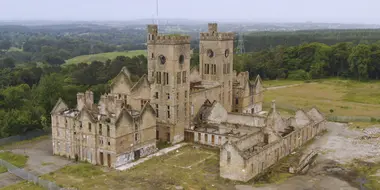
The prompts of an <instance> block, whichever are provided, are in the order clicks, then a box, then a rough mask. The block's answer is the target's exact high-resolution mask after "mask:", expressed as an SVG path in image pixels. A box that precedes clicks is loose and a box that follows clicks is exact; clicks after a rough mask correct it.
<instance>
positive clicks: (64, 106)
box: [50, 98, 69, 114]
mask: <svg viewBox="0 0 380 190" xmlns="http://www.w3.org/2000/svg"><path fill="white" fill-rule="evenodd" d="M59 108H61V110H59ZM65 109H69V107H68V106H67V104H66V103H65V102H64V101H63V100H62V98H59V99H58V101H57V103H56V104H55V106H54V107H53V109H52V110H51V112H50V114H53V113H57V112H59V111H62V110H65Z"/></svg>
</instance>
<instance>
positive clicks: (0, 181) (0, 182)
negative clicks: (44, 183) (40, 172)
mask: <svg viewBox="0 0 380 190" xmlns="http://www.w3.org/2000/svg"><path fill="white" fill-rule="evenodd" d="M21 181H22V179H21V178H19V177H17V176H15V175H13V174H11V173H9V172H6V173H2V174H0V188H2V187H5V186H8V185H12V184H15V183H19V182H21Z"/></svg>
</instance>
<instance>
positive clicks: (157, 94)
mask: <svg viewBox="0 0 380 190" xmlns="http://www.w3.org/2000/svg"><path fill="white" fill-rule="evenodd" d="M184 95H185V99H186V98H187V97H188V91H187V90H185V93H184ZM158 97H159V93H158V92H156V94H155V95H154V98H155V99H158ZM166 97H167V98H168V100H170V93H166ZM176 98H177V100H179V92H177V97H176ZM148 101H149V100H148Z"/></svg>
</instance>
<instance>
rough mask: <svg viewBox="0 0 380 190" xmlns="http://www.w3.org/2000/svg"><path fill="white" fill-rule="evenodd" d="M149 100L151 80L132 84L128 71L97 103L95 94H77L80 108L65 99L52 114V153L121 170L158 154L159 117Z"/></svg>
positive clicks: (120, 75)
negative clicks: (155, 153)
mask: <svg viewBox="0 0 380 190" xmlns="http://www.w3.org/2000/svg"><path fill="white" fill-rule="evenodd" d="M149 100H150V84H149V82H148V80H147V77H146V76H143V77H142V78H141V79H140V80H139V81H138V82H137V83H136V84H134V85H132V82H131V81H130V76H129V72H128V71H127V70H126V68H123V69H122V71H121V72H120V73H119V75H117V76H116V77H115V79H114V80H113V83H112V84H111V92H110V93H109V94H105V95H102V96H101V98H100V101H99V103H98V104H94V97H93V93H92V92H91V91H86V92H85V93H78V94H77V107H76V108H75V109H69V108H68V107H67V105H66V104H65V103H64V102H63V100H61V99H60V100H59V101H58V102H57V104H56V106H55V107H54V109H53V111H52V112H51V117H52V118H51V119H52V140H53V153H54V154H56V155H61V156H66V157H68V158H71V159H77V160H80V161H88V162H89V163H92V164H98V165H104V166H108V167H117V166H120V165H123V164H126V163H128V162H130V161H132V160H134V159H138V158H139V157H142V156H146V155H148V154H151V153H153V152H155V151H156V113H155V111H154V109H153V108H152V107H151V105H150V104H149Z"/></svg>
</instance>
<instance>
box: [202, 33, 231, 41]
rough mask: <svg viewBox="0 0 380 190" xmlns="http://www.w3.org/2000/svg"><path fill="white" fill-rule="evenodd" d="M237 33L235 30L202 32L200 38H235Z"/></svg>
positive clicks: (217, 39)
mask: <svg viewBox="0 0 380 190" xmlns="http://www.w3.org/2000/svg"><path fill="white" fill-rule="evenodd" d="M234 38H235V33H233V32H214V33H210V32H202V33H201V34H200V39H201V40H205V41H221V40H234Z"/></svg>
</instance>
